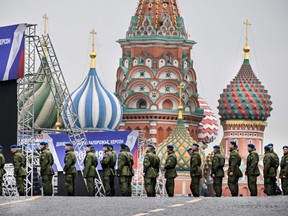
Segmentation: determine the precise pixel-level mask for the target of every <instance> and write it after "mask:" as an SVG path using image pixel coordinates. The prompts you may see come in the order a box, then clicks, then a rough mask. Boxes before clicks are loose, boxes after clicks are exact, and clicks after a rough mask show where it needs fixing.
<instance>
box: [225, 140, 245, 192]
mask: <svg viewBox="0 0 288 216" xmlns="http://www.w3.org/2000/svg"><path fill="white" fill-rule="evenodd" d="M229 148H230V157H229V168H228V187H229V189H230V191H231V195H232V196H238V191H239V188H238V180H239V178H241V177H243V174H242V172H241V170H240V168H239V167H240V165H241V157H240V155H239V153H238V150H237V148H238V146H237V143H236V142H235V141H231V142H230V145H229Z"/></svg>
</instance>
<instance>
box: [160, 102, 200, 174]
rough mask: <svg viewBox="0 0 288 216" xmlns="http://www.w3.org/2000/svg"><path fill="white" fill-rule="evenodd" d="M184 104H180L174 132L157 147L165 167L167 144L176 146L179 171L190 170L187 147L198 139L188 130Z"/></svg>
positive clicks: (177, 168)
mask: <svg viewBox="0 0 288 216" xmlns="http://www.w3.org/2000/svg"><path fill="white" fill-rule="evenodd" d="M182 109H183V107H182V105H180V106H179V115H178V120H177V125H176V128H175V129H174V130H173V132H172V133H171V134H170V135H169V136H168V137H167V138H166V139H165V140H164V141H163V142H162V143H161V144H159V145H158V148H157V153H156V154H157V155H158V157H159V158H160V164H161V166H162V167H164V164H165V161H166V158H167V153H166V147H167V145H170V144H171V145H173V146H174V152H175V155H176V157H177V166H176V170H177V171H180V172H181V171H183V172H190V155H189V154H188V153H187V149H188V148H190V147H191V146H192V144H193V143H196V141H195V140H194V139H193V138H192V137H191V136H190V135H189V132H188V131H187V130H186V128H185V126H184V122H183V117H182Z"/></svg>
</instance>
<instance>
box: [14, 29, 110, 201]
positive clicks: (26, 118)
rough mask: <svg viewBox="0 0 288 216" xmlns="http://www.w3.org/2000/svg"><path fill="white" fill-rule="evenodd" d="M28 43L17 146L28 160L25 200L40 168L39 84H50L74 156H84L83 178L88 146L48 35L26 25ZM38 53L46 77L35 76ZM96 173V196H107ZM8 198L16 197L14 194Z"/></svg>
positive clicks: (80, 161) (80, 159)
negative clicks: (36, 120) (36, 101)
mask: <svg viewBox="0 0 288 216" xmlns="http://www.w3.org/2000/svg"><path fill="white" fill-rule="evenodd" d="M25 40H26V41H25V42H26V46H25V74H24V78H23V79H20V80H19V81H18V133H19V134H18V137H19V139H18V143H19V144H21V145H22V147H23V152H24V154H25V156H26V169H27V176H26V181H25V184H26V196H33V180H34V178H33V170H34V169H35V168H36V169H37V166H39V153H38V151H37V150H36V146H37V143H36V142H35V125H34V89H35V88H34V87H35V84H36V83H38V82H44V81H45V79H46V80H47V82H48V84H49V85H50V88H51V91H52V94H53V97H54V100H55V104H56V107H57V109H58V110H61V111H62V117H63V118H67V119H66V120H67V121H65V122H66V125H65V126H66V130H65V132H67V134H68V137H69V140H70V142H71V143H73V145H74V148H75V152H76V153H77V154H78V155H82V156H83V157H81V156H80V157H77V163H78V165H79V167H80V170H81V173H82V176H83V168H84V165H83V164H84V163H83V162H84V155H85V150H84V145H85V144H86V143H87V139H86V136H85V133H84V132H83V131H82V129H81V128H79V127H78V126H77V124H76V122H77V121H78V115H77V112H76V111H75V108H74V106H73V103H72V99H71V96H70V94H69V91H68V88H67V85H66V82H65V79H64V76H63V73H62V70H61V68H60V65H59V61H58V59H57V56H56V53H55V50H54V47H53V45H52V42H51V40H50V36H49V34H44V35H42V36H37V35H36V25H27V29H26V34H25ZM36 51H37V54H38V57H39V59H40V63H41V66H42V69H43V70H42V71H43V76H42V74H40V75H39V74H36V73H35V53H36ZM31 92H32V95H31ZM64 103H66V104H68V105H67V106H68V107H67V108H66V109H63V104H64ZM38 130H39V129H38ZM43 132H45V129H43ZM96 171H97V174H98V177H99V178H97V179H95V184H96V196H105V190H104V186H103V183H102V180H101V178H100V175H99V173H98V170H97V169H96ZM85 183H86V181H85ZM9 195H13V194H12V192H11V193H9Z"/></svg>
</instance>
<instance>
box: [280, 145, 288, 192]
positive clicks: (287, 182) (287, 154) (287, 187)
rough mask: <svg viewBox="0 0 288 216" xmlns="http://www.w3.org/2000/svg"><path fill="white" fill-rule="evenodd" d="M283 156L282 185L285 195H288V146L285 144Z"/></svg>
mask: <svg viewBox="0 0 288 216" xmlns="http://www.w3.org/2000/svg"><path fill="white" fill-rule="evenodd" d="M283 153H284V155H283V157H282V159H281V171H280V178H281V185H282V191H283V194H284V195H288V146H283Z"/></svg>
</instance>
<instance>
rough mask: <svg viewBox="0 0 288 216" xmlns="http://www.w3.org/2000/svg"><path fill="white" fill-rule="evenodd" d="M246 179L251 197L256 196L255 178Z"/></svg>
mask: <svg viewBox="0 0 288 216" xmlns="http://www.w3.org/2000/svg"><path fill="white" fill-rule="evenodd" d="M247 178H248V188H249V190H250V195H251V196H257V194H258V192H257V176H251V175H250V176H247Z"/></svg>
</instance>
